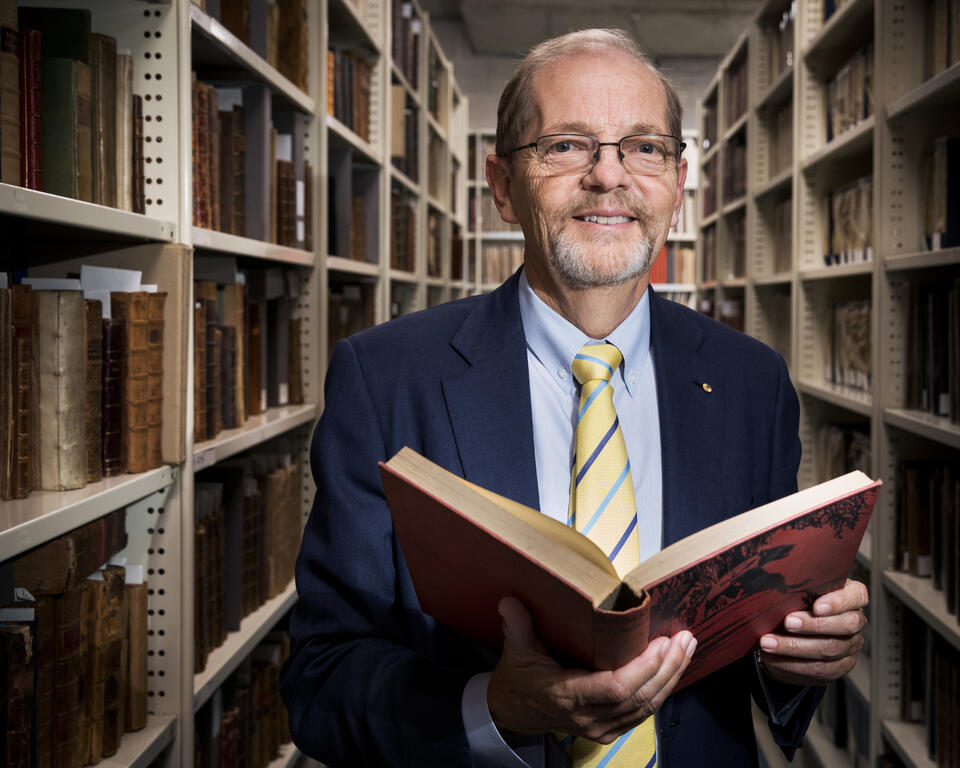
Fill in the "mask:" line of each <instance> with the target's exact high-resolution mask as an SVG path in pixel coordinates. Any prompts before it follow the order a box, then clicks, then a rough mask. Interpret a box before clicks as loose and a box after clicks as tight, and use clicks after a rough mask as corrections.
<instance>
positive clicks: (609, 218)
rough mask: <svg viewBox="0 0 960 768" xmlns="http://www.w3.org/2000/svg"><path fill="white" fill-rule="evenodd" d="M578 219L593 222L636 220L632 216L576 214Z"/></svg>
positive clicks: (626, 222) (623, 222) (627, 221)
mask: <svg viewBox="0 0 960 768" xmlns="http://www.w3.org/2000/svg"><path fill="white" fill-rule="evenodd" d="M573 218H575V219H576V220H577V221H588V222H590V223H591V224H629V223H630V222H631V221H636V219H634V218H633V217H631V216H574V217H573Z"/></svg>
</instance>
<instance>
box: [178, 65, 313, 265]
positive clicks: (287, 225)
mask: <svg viewBox="0 0 960 768" xmlns="http://www.w3.org/2000/svg"><path fill="white" fill-rule="evenodd" d="M192 125H193V223H194V225H195V226H197V227H202V228H204V229H213V230H216V231H218V232H226V233H227V234H232V235H240V236H244V237H250V238H254V239H256V240H261V241H264V242H271V243H277V244H279V245H285V246H289V247H291V248H305V249H310V248H312V245H313V242H312V231H313V226H312V210H311V209H312V207H313V203H312V198H313V171H312V169H311V167H310V164H309V163H308V162H307V160H306V158H305V156H304V153H305V148H304V141H305V133H304V130H305V129H304V118H303V115H302V114H301V113H300V112H297V111H288V112H284V111H280V110H277V111H275V112H274V111H273V109H272V104H271V95H270V91H269V89H268V88H266V87H265V86H261V85H256V84H253V83H247V84H243V85H242V86H240V87H236V88H233V87H230V88H228V87H221V88H214V87H213V86H211V85H207V84H206V83H203V82H200V81H199V80H196V79H195V78H194V81H193V123H192Z"/></svg>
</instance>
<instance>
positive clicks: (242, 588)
mask: <svg viewBox="0 0 960 768" xmlns="http://www.w3.org/2000/svg"><path fill="white" fill-rule="evenodd" d="M200 479H202V480H203V482H204V483H215V484H217V485H218V486H219V487H220V489H221V491H220V494H221V498H220V503H221V507H222V515H223V519H222V527H223V537H222V538H223V549H222V552H223V560H222V562H221V571H222V573H223V583H224V585H226V588H225V589H224V590H223V627H224V630H225V631H228V632H236V631H238V630H239V629H240V621H241V620H242V619H243V617H244V615H246V613H248V612H249V611H245V610H244V594H245V592H246V590H247V587H248V585H247V584H246V583H245V581H244V567H243V566H244V560H243V556H244V551H243V545H244V541H243V537H244V499H245V481H246V475H245V473H244V470H243V469H242V468H241V467H238V466H229V467H226V466H220V465H217V466H214V467H212V468H211V469H208V470H206V471H204V472H203V474H202V475H200V476H199V477H198V481H199V480H200Z"/></svg>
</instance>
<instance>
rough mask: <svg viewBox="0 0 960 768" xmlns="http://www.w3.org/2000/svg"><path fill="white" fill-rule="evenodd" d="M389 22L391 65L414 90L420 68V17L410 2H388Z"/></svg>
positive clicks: (393, 0) (408, 0)
mask: <svg viewBox="0 0 960 768" xmlns="http://www.w3.org/2000/svg"><path fill="white" fill-rule="evenodd" d="M390 20H391V23H390V29H391V30H392V31H393V35H392V39H391V43H392V47H391V55H392V57H393V63H394V64H396V65H397V69H399V70H400V72H401V73H402V74H403V76H404V77H405V78H406V80H407V82H408V83H410V85H411V86H412V87H413V88H414V89H416V87H417V83H418V82H419V80H418V75H417V73H418V71H419V68H420V55H419V52H420V32H421V21H420V17H419V16H418V15H417V11H416V9H415V8H414V6H413V3H412V2H410V0H390Z"/></svg>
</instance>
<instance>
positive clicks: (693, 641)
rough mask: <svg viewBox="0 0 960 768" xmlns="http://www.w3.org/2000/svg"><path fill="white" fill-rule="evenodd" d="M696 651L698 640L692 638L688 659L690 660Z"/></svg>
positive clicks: (688, 648) (688, 649) (688, 647)
mask: <svg viewBox="0 0 960 768" xmlns="http://www.w3.org/2000/svg"><path fill="white" fill-rule="evenodd" d="M695 650H697V638H695V637H691V638H690V645H688V646H687V658H688V659H689V658H690V657H691V656H693V652H694V651H695Z"/></svg>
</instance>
